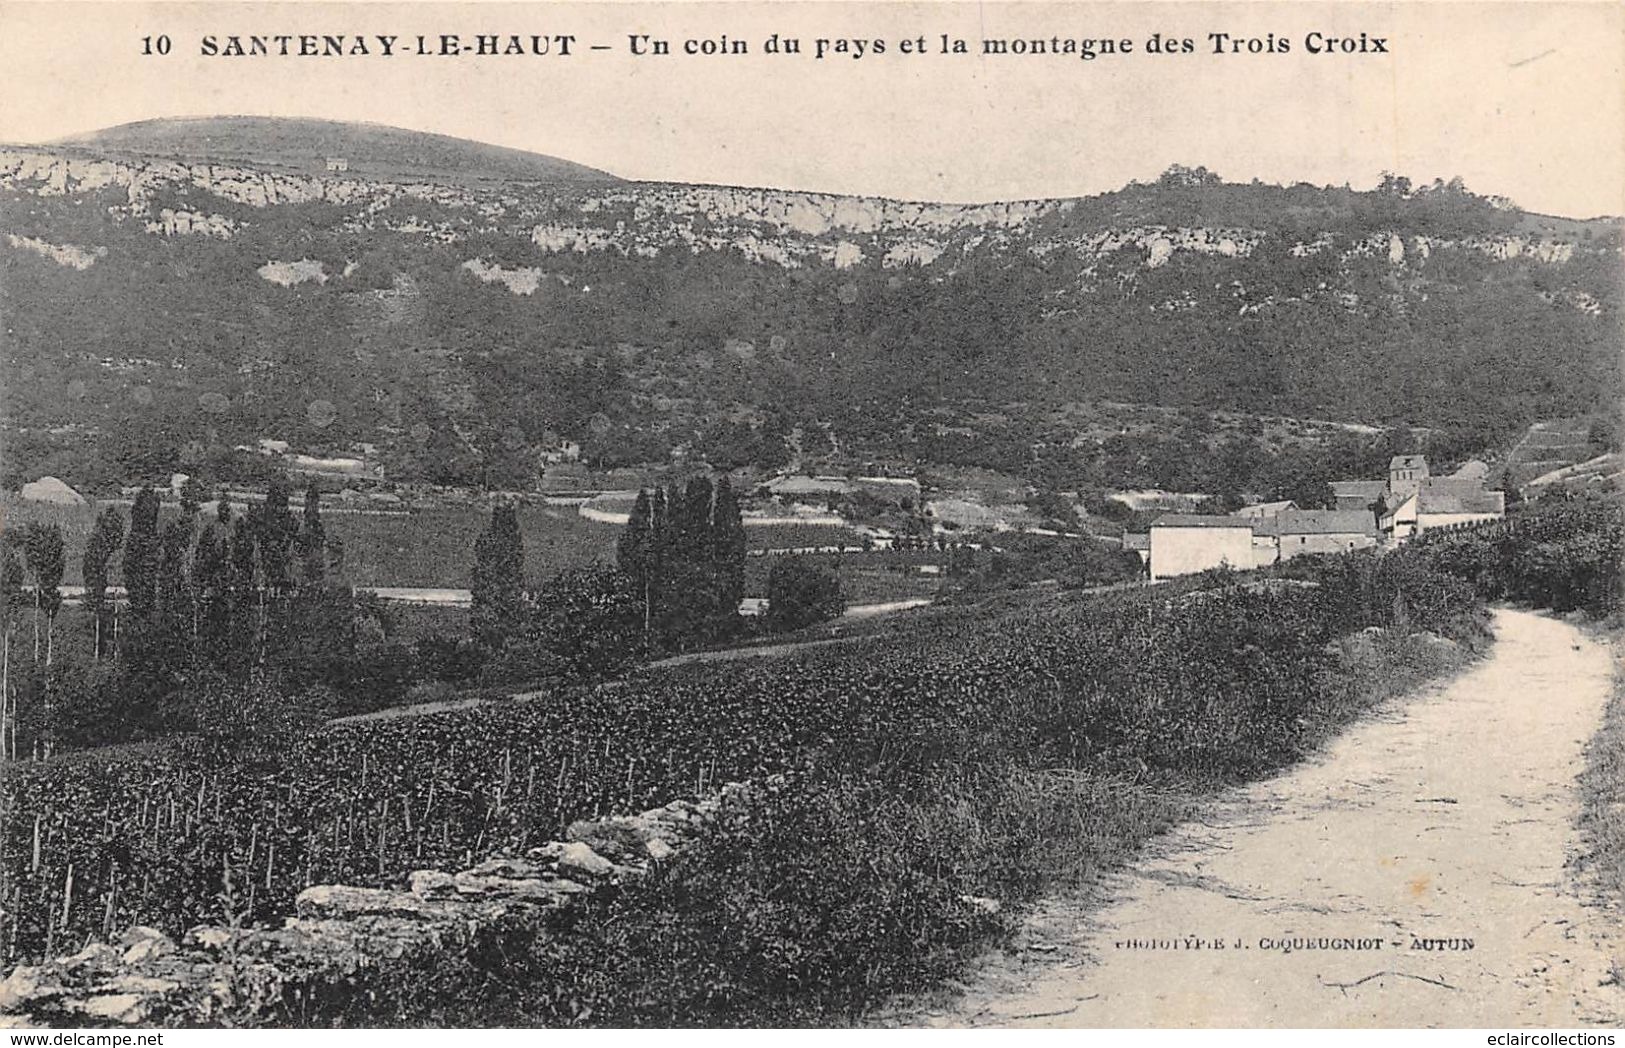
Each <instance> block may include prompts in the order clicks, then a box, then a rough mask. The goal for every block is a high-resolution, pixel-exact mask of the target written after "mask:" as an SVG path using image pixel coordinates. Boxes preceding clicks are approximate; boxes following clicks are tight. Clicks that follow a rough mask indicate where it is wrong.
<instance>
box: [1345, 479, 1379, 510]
mask: <svg viewBox="0 0 1625 1048" xmlns="http://www.w3.org/2000/svg"><path fill="white" fill-rule="evenodd" d="M1332 494H1333V495H1334V496H1336V498H1337V505H1336V506H1334V507H1333V508H1334V509H1344V510H1353V509H1360V510H1365V511H1367V512H1370V509H1371V506H1372V504H1374V503H1375V502H1376V501H1377V500H1378V499H1381V498H1386V497H1387V495H1388V484H1387V482H1386V481H1381V480H1334V481H1332Z"/></svg>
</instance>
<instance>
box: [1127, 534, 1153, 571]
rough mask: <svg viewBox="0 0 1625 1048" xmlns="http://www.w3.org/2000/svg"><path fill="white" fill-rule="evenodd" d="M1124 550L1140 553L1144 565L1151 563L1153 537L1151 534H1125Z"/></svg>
mask: <svg viewBox="0 0 1625 1048" xmlns="http://www.w3.org/2000/svg"><path fill="white" fill-rule="evenodd" d="M1123 548H1124V549H1126V550H1132V551H1133V552H1135V553H1138V554H1139V555H1140V563H1141V564H1142V565H1143V564H1149V563H1150V562H1151V536H1150V535H1149V534H1134V533H1132V532H1127V531H1125V532H1123Z"/></svg>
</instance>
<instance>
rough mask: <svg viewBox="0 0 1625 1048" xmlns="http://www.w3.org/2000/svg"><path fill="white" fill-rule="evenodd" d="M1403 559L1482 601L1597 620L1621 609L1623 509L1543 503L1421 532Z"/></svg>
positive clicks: (1581, 502)
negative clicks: (1502, 516)
mask: <svg viewBox="0 0 1625 1048" xmlns="http://www.w3.org/2000/svg"><path fill="white" fill-rule="evenodd" d="M1411 552H1412V553H1413V555H1416V556H1422V557H1425V558H1427V559H1428V561H1429V562H1430V563H1431V564H1433V565H1434V566H1435V567H1437V568H1439V569H1440V570H1443V571H1447V572H1449V573H1451V574H1453V575H1456V576H1458V577H1460V578H1462V579H1465V580H1467V581H1468V582H1470V583H1471V584H1472V585H1473V586H1474V587H1475V588H1476V589H1477V590H1478V592H1479V594H1480V595H1481V596H1482V597H1483V598H1484V599H1486V600H1510V601H1516V602H1518V603H1522V604H1529V605H1531V606H1533V607H1537V608H1551V609H1552V610H1553V611H1564V612H1567V611H1583V612H1585V613H1586V614H1588V615H1590V616H1592V617H1594V618H1605V617H1608V616H1611V615H1617V614H1618V613H1619V611H1620V608H1621V603H1620V599H1621V592H1620V591H1621V572H1622V570H1625V509H1622V507H1621V505H1620V503H1619V502H1618V501H1617V500H1612V499H1608V500H1605V499H1574V500H1566V499H1554V500H1550V501H1543V502H1540V503H1537V504H1534V505H1532V506H1528V507H1524V508H1523V509H1522V510H1521V511H1519V512H1517V513H1514V514H1512V515H1511V516H1509V517H1507V519H1506V520H1504V521H1497V522H1494V523H1491V524H1483V525H1478V526H1476V527H1471V528H1464V529H1461V530H1458V531H1434V532H1429V533H1427V534H1425V535H1423V536H1422V539H1421V541H1419V542H1417V543H1415V544H1414V546H1413V547H1412V550H1411Z"/></svg>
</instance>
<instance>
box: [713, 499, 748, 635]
mask: <svg viewBox="0 0 1625 1048" xmlns="http://www.w3.org/2000/svg"><path fill="white" fill-rule="evenodd" d="M711 569H712V571H713V572H714V573H715V576H716V587H717V615H718V617H719V618H720V619H721V620H722V621H723V622H724V623H725V624H732V623H733V621H734V620H735V618H736V617H737V616H738V614H739V602H740V601H741V600H743V599H744V598H745V521H744V517H743V515H742V514H741V513H740V510H739V497H738V496H737V495H735V494H734V489H733V484H732V483H730V482H729V480H728V477H727V475H726V474H724V475H723V477H722V479H721V480H719V481H718V482H717V497H716V504H715V506H714V507H713V508H712V511H711Z"/></svg>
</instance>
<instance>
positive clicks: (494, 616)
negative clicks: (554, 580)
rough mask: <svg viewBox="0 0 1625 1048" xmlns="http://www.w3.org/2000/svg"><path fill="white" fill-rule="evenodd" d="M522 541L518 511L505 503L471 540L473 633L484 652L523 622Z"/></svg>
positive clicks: (513, 631) (523, 559)
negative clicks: (476, 537)
mask: <svg viewBox="0 0 1625 1048" xmlns="http://www.w3.org/2000/svg"><path fill="white" fill-rule="evenodd" d="M524 572H525V544H524V539H523V537H522V536H521V535H520V532H519V511H518V509H517V508H516V507H515V506H514V505H513V503H511V502H504V503H502V504H500V505H498V506H497V507H496V508H495V509H493V510H492V511H491V522H490V524H488V525H487V526H486V528H485V530H484V531H482V532H480V537H479V538H478V539H477V540H475V543H474V578H473V584H472V587H471V588H472V590H473V607H472V610H471V613H470V618H471V621H472V624H473V627H474V635H475V638H476V640H477V641H478V642H479V644H480V646H481V647H483V648H484V649H485V650H486V651H487V652H494V651H496V650H497V649H499V648H501V647H502V645H503V644H504V643H506V642H507V639H508V638H509V637H510V636H513V635H514V634H515V633H516V632H518V631H519V629H520V627H521V625H522V621H521V620H522V618H523V615H524V610H525V609H524V603H525V581H524Z"/></svg>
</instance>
